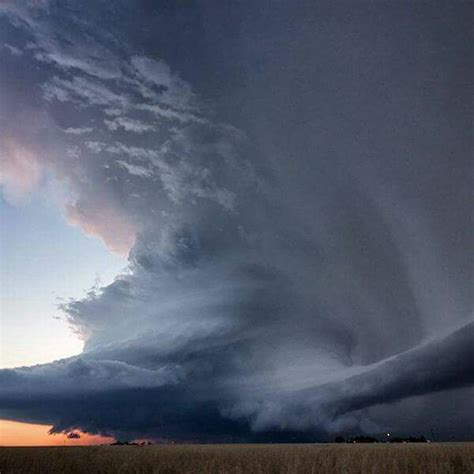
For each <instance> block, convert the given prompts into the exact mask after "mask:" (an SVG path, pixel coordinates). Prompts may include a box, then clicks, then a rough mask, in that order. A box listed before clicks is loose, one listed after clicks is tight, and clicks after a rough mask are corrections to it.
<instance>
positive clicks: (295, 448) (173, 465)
mask: <svg viewBox="0 0 474 474" xmlns="http://www.w3.org/2000/svg"><path fill="white" fill-rule="evenodd" d="M0 473H1V474H10V473H22V474H23V473H38V474H50V473H51V474H55V473H61V474H68V473H87V474H94V473H104V474H106V473H107V474H108V473H114V474H115V473H160V474H161V473H163V474H164V473H168V474H172V473H177V474H185V473H200V474H201V473H202V474H207V473H249V474H259V473H321V474H330V473H347V474H352V473H361V474H362V473H363V474H369V473H377V474H391V473H420V474H432V473H463V474H464V473H469V474H473V473H474V443H431V444H367V445H364V444H355V445H351V444H299V445H288V444H287V445H282V444H279V445H277V444H273V445H271V444H266V445H166V446H165V445H155V446H145V447H137V446H92V447H54V448H51V447H48V448H0Z"/></svg>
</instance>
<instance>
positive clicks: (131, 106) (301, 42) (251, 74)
mask: <svg viewBox="0 0 474 474" xmlns="http://www.w3.org/2000/svg"><path fill="white" fill-rule="evenodd" d="M356 3H357V2H356ZM402 3H403V2H402ZM400 5H401V4H399V3H397V4H396V5H395V4H393V5H388V4H385V5H382V4H378V5H370V6H368V5H367V4H365V3H364V2H361V3H360V5H358V6H357V5H356V4H348V5H344V6H343V5H342V4H337V5H333V4H331V2H328V3H326V2H322V3H321V4H319V5H313V3H312V2H303V1H301V2H300V1H298V2H296V3H295V2H284V1H277V2H274V3H271V4H270V3H268V4H267V3H266V2H263V3H260V2H258V3H257V4H253V2H248V4H247V5H240V4H239V5H237V4H235V5H233V6H232V7H229V9H228V10H226V11H224V10H225V8H224V6H223V5H222V4H221V3H220V2H216V3H214V2H203V3H200V2H196V3H194V2H189V4H188V3H186V2H184V3H181V2H177V3H176V5H175V4H171V3H168V2H162V3H161V2H157V4H155V3H154V2H146V1H141V2H132V3H130V2H113V4H109V5H107V2H79V4H78V3H77V2H72V1H71V2H68V1H66V2H64V1H61V2H59V1H57V2H56V1H52V0H51V1H47V0H44V1H33V0H31V1H28V2H22V3H21V5H20V4H19V3H18V2H15V1H11V2H10V1H7V2H3V3H2V5H0V14H1V15H2V16H1V17H0V21H1V22H2V24H3V25H5V29H4V31H5V32H4V33H2V41H3V45H2V49H1V55H2V57H3V58H4V62H2V64H6V65H7V66H2V68H3V67H4V68H5V76H6V79H5V80H4V81H2V83H1V91H0V100H1V103H2V112H1V114H2V116H1V123H2V136H1V143H0V147H1V148H0V151H1V160H2V175H1V176H0V183H1V184H2V187H3V189H4V193H5V195H6V197H7V198H8V199H10V200H12V201H15V202H17V201H21V198H22V196H25V195H26V194H28V193H35V192H41V190H42V189H43V188H42V186H44V182H45V181H48V182H50V183H51V182H53V183H56V184H57V186H58V187H61V189H64V190H65V191H64V192H63V193H62V194H61V196H62V197H61V202H60V205H61V206H62V208H63V210H64V213H65V215H66V217H67V219H68V221H69V222H70V223H71V224H73V225H76V226H78V227H79V228H80V229H81V230H82V231H83V232H85V233H87V234H89V235H93V236H95V237H97V238H99V239H101V240H102V241H103V242H104V243H105V245H106V246H107V247H108V248H109V249H110V251H112V252H116V253H119V254H121V255H127V256H128V261H129V265H128V268H127V270H126V271H125V272H124V273H123V274H121V275H117V277H116V279H115V281H114V282H113V283H112V284H110V285H108V286H105V287H94V288H93V289H91V290H90V291H89V293H88V294H87V296H86V297H84V298H83V299H79V300H70V301H68V302H66V303H64V304H63V305H62V307H61V309H62V310H63V312H64V314H65V316H66V317H67V319H68V321H69V322H70V324H71V325H72V327H73V328H74V329H75V331H77V332H78V333H79V334H81V336H82V337H83V338H84V340H85V347H84V351H83V353H82V354H81V355H79V356H77V357H72V358H70V359H64V360H59V361H56V362H53V363H51V364H46V365H38V366H33V367H21V368H16V369H9V370H2V371H0V384H1V387H2V390H1V392H0V414H1V416H2V417H3V418H11V419H18V420H29V421H35V422H47V423H51V424H53V426H54V428H53V429H54V430H55V431H64V432H72V431H73V430H75V429H80V430H82V431H85V432H90V433H100V434H104V435H113V436H117V437H128V438H133V437H155V438H167V439H184V440H190V439H193V440H195V439H199V440H208V439H209V440H229V439H246V440H250V439H288V437H289V438H290V439H294V438H295V437H300V438H301V439H305V437H308V438H310V439H314V438H319V439H324V438H327V437H331V436H333V435H334V433H339V432H351V431H354V432H357V431H361V430H362V431H365V432H370V433H378V432H382V431H384V430H386V429H394V430H398V431H399V432H407V433H413V432H420V431H421V432H425V433H427V432H429V430H430V429H432V427H433V423H435V424H436V426H435V428H436V430H437V432H438V433H439V436H441V437H444V438H449V437H452V436H455V437H458V438H468V437H472V435H473V434H474V433H473V432H472V426H474V423H470V426H471V428H469V423H467V421H474V420H473V419H472V412H470V411H469V410H468V408H469V400H470V398H471V397H472V395H473V392H472V385H473V384H474V365H473V364H474V354H473V349H474V333H473V324H474V321H473V319H472V314H473V313H472V294H471V290H472V281H473V278H472V277H473V275H472V265H471V264H472V258H471V255H470V254H469V250H470V246H469V233H470V227H471V225H470V224H472V221H470V216H472V215H471V214H470V208H469V203H468V200H467V198H468V197H469V196H471V197H472V195H471V194H470V191H469V189H470V186H469V185H470V183H469V173H468V170H469V153H470V151H472V137H469V131H468V130H469V110H468V108H467V107H466V106H465V99H466V98H467V97H468V94H469V90H468V86H467V82H468V81H463V80H462V79H463V77H469V76H466V74H469V72H471V73H472V70H471V69H470V68H469V67H468V66H467V65H466V62H465V61H466V60H465V57H467V56H468V49H469V48H468V46H467V45H468V44H472V43H470V42H469V41H468V40H467V38H468V36H470V35H472V32H471V33H470V29H469V25H468V22H466V20H465V17H466V15H465V12H463V8H465V7H466V8H467V6H463V5H458V6H456V7H454V6H452V5H449V4H448V3H447V2H445V3H443V2H440V4H439V5H436V8H435V6H434V5H433V6H431V5H424V4H423V6H422V4H419V5H415V6H411V4H410V5H409V4H408V2H407V3H406V4H405V7H406V8H407V9H409V8H412V9H413V11H412V12H410V13H407V12H406V11H405V8H401V7H400ZM437 9H441V10H442V12H443V13H444V14H441V13H439V12H438V13H436V12H437ZM228 15H230V18H231V19H232V21H231V20H224V19H225V18H227V17H228ZM467 16H468V15H467ZM227 21H231V24H228V23H227ZM433 31H437V32H438V34H437V35H435V34H434V33H433ZM18 84H22V85H23V86H24V87H18V86H17V85H18ZM85 257H87V256H85ZM71 271H73V269H71ZM453 398H455V399H456V401H457V407H458V409H457V411H456V412H455V413H454V414H453V413H452V410H449V409H448V408H447V407H449V405H450V400H452V399H453ZM420 407H422V408H421V409H420ZM443 410H445V413H446V416H444V415H443ZM413 412H416V415H411V416H408V415H406V416H404V414H407V413H413ZM434 414H437V419H436V420H435V421H433V415H434ZM460 420H465V423H464V424H463V425H462V426H460V423H459V422H460ZM466 420H467V421H466Z"/></svg>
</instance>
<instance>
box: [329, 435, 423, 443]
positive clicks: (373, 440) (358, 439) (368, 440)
mask: <svg viewBox="0 0 474 474" xmlns="http://www.w3.org/2000/svg"><path fill="white" fill-rule="evenodd" d="M334 442H335V443H381V442H383V443H429V441H428V440H427V439H426V438H425V437H424V436H418V437H416V436H410V437H408V438H400V437H393V438H387V439H384V440H382V441H381V440H379V439H377V438H374V437H372V436H363V435H360V436H354V437H352V438H344V437H343V436H338V437H337V438H336V439H335V440H334Z"/></svg>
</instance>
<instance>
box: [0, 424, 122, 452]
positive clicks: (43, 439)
mask: <svg viewBox="0 0 474 474" xmlns="http://www.w3.org/2000/svg"><path fill="white" fill-rule="evenodd" d="M50 429H51V426H48V425H36V424H32V423H20V422H17V421H10V420H0V446H89V445H96V444H109V443H111V442H112V441H114V438H109V437H105V436H99V435H90V434H86V433H82V432H80V431H78V430H75V433H78V434H79V435H80V438H68V437H67V435H65V434H63V433H60V434H53V435H50V434H49V433H48V431H49V430H50Z"/></svg>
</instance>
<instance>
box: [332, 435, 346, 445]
mask: <svg viewBox="0 0 474 474" xmlns="http://www.w3.org/2000/svg"><path fill="white" fill-rule="evenodd" d="M334 441H335V442H336V443H345V442H346V438H344V437H342V436H337V437H336V439H335V440H334Z"/></svg>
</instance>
